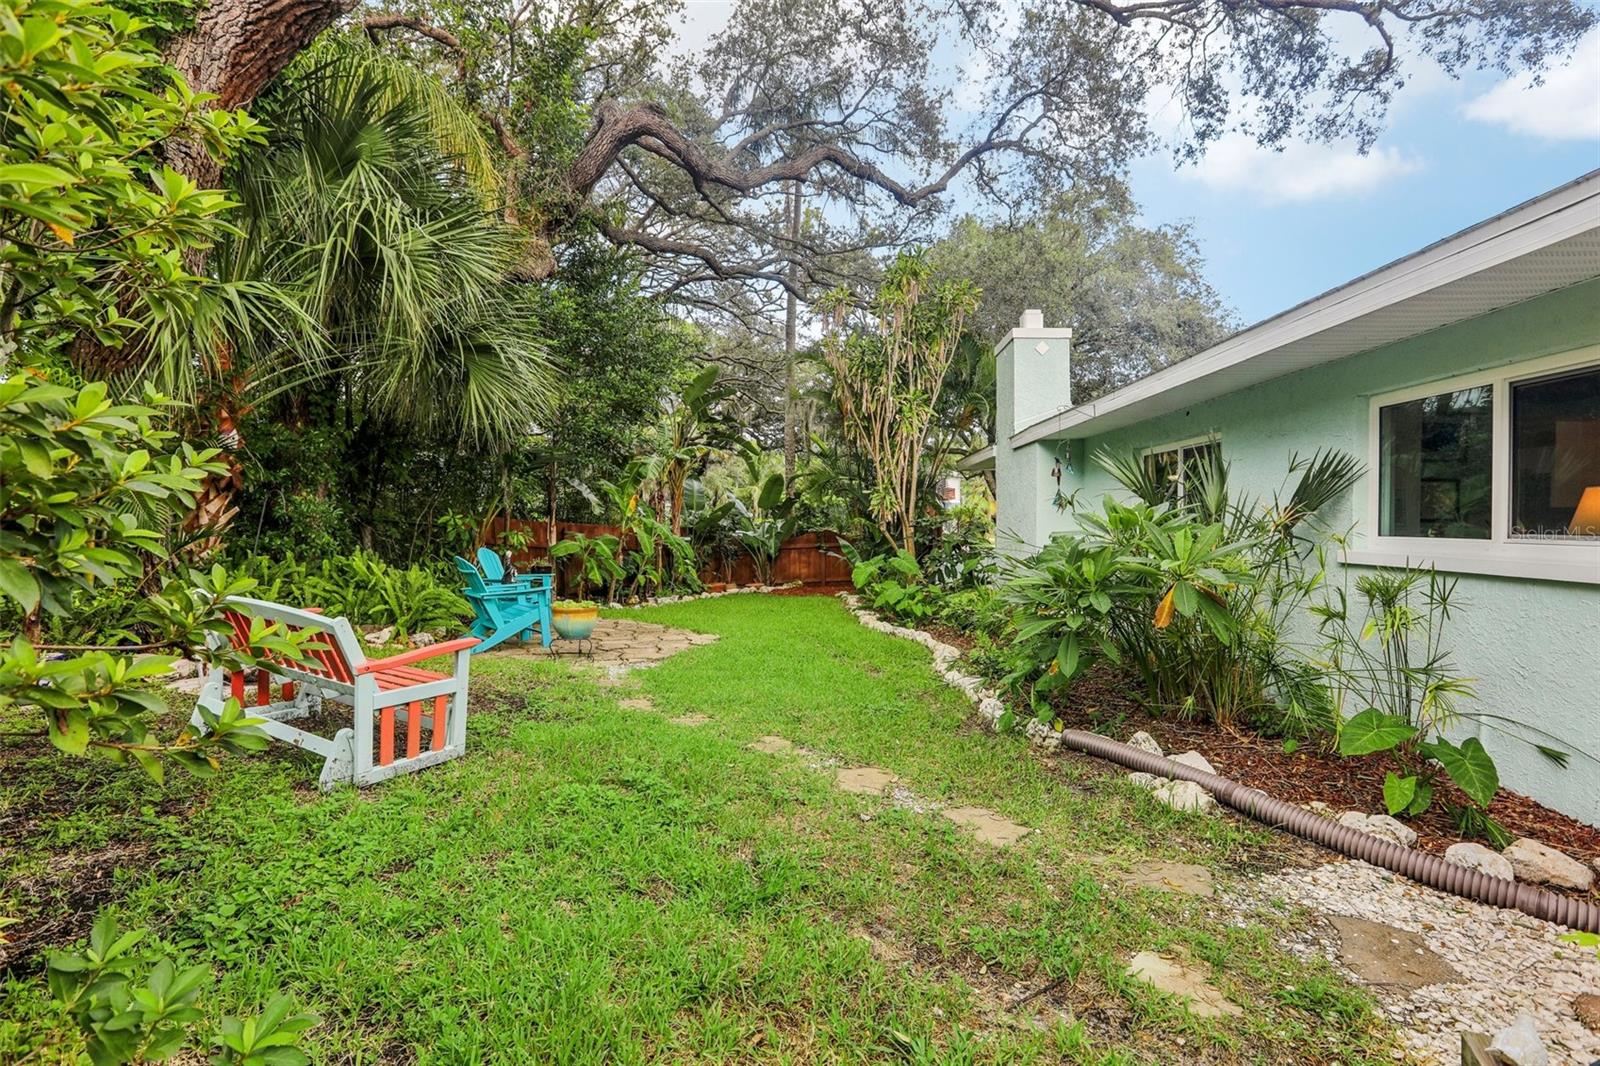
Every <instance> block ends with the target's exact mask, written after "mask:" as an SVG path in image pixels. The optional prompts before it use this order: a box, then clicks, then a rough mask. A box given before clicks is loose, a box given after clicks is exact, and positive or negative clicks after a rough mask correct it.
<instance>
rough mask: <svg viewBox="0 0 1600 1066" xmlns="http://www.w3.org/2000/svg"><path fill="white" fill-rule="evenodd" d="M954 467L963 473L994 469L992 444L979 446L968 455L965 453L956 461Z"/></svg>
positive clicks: (979, 472) (977, 472) (976, 472)
mask: <svg viewBox="0 0 1600 1066" xmlns="http://www.w3.org/2000/svg"><path fill="white" fill-rule="evenodd" d="M956 469H957V470H959V471H960V472H961V473H963V474H981V473H984V472H985V471H988V470H993V469H994V445H993V444H991V445H989V446H988V447H986V448H979V449H978V450H977V451H975V452H972V453H971V454H969V455H965V456H963V457H962V458H961V460H960V461H959V462H957V463H956Z"/></svg>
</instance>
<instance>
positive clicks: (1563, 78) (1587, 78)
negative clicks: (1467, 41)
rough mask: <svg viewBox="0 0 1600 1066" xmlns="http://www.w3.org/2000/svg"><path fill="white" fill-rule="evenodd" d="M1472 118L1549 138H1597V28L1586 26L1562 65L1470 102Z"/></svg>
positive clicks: (1599, 57)
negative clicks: (1536, 80)
mask: <svg viewBox="0 0 1600 1066" xmlns="http://www.w3.org/2000/svg"><path fill="white" fill-rule="evenodd" d="M1463 113H1464V114H1465V115H1466V116H1467V117H1468V118H1470V119H1476V120H1477V121H1479V122H1488V123H1492V124H1494V125H1496V126H1504V127H1505V128H1506V129H1508V130H1510V131H1512V132H1513V133H1520V134H1523V135H1525V136H1528V137H1543V138H1545V139H1546V140H1552V141H1582V140H1600V29H1594V30H1590V31H1589V33H1588V34H1587V35H1586V36H1585V37H1584V38H1583V40H1582V41H1581V42H1580V43H1579V45H1578V49H1577V51H1576V52H1574V53H1573V55H1572V58H1571V59H1570V60H1569V61H1568V63H1567V65H1566V66H1564V67H1560V68H1557V69H1556V70H1552V71H1550V72H1549V73H1548V74H1547V75H1545V79H1544V84H1543V85H1533V84H1532V78H1529V77H1522V78H1516V79H1512V78H1507V79H1506V80H1505V81H1503V82H1501V83H1500V84H1499V85H1496V86H1495V87H1494V88H1493V89H1490V90H1489V91H1488V92H1486V93H1484V94H1483V95H1482V96H1479V97H1476V98H1475V99H1473V100H1470V101H1468V103H1467V106H1466V107H1465V108H1464V109H1463Z"/></svg>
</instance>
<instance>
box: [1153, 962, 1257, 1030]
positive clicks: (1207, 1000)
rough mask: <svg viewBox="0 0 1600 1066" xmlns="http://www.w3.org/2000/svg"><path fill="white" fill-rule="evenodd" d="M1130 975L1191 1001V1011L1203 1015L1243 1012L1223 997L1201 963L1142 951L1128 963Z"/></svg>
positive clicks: (1238, 1013) (1189, 1002) (1211, 1015)
mask: <svg viewBox="0 0 1600 1066" xmlns="http://www.w3.org/2000/svg"><path fill="white" fill-rule="evenodd" d="M1128 976H1129V977H1132V978H1134V979H1135V980H1138V981H1143V982H1144V983H1145V984H1147V985H1150V986H1151V987H1152V988H1159V989H1160V990H1161V991H1163V992H1169V993H1171V994H1172V995H1174V996H1181V997H1183V998H1184V999H1185V1000H1187V1001H1188V1007H1189V1010H1190V1012H1191V1013H1193V1014H1197V1015H1199V1016H1200V1017H1202V1018H1217V1017H1221V1016H1222V1015H1235V1016H1237V1015H1240V1014H1243V1013H1244V1011H1243V1010H1242V1009H1241V1008H1240V1007H1239V1005H1238V1004H1237V1003H1235V1002H1233V1001H1232V1000H1231V999H1229V998H1228V997H1227V996H1224V995H1223V994H1222V993H1221V992H1220V991H1218V990H1217V989H1216V988H1215V987H1214V986H1213V985H1212V984H1211V981H1210V975H1209V973H1208V972H1207V971H1206V970H1205V969H1204V968H1202V967H1200V966H1188V965H1185V964H1184V963H1181V962H1179V961H1177V960H1176V959H1172V958H1168V957H1167V956H1165V955H1157V954H1156V953H1155V952H1153V951H1141V952H1139V954H1137V955H1135V956H1134V957H1133V961H1131V962H1130V963H1128Z"/></svg>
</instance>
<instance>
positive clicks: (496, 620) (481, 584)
mask: <svg viewBox="0 0 1600 1066" xmlns="http://www.w3.org/2000/svg"><path fill="white" fill-rule="evenodd" d="M456 570H457V571H458V572H460V574H461V577H462V579H463V580H465V581H466V583H467V587H466V588H464V589H462V590H461V592H462V595H464V596H466V598H467V602H468V603H470V604H472V610H473V613H474V615H476V617H475V618H473V620H472V625H471V627H470V631H471V633H472V635H473V636H475V637H478V638H480V639H481V640H482V641H483V643H481V644H479V645H478V646H477V647H475V648H473V649H472V654H474V655H476V654H478V653H479V652H483V651H487V650H489V649H490V648H493V647H496V646H497V645H500V644H502V643H504V642H505V641H508V640H510V639H511V638H512V637H520V638H521V639H523V640H532V639H533V631H534V629H535V628H537V629H538V630H539V642H540V643H541V644H543V645H544V646H545V647H547V648H548V647H549V646H550V641H551V640H552V639H553V637H554V635H555V634H554V631H553V627H552V625H551V620H550V599H551V595H550V589H549V588H548V587H540V586H529V585H521V584H510V585H507V584H490V583H489V582H487V581H485V580H484V577H483V575H482V574H481V573H479V572H478V568H477V567H476V566H473V565H472V564H471V563H469V562H467V560H465V559H463V558H461V556H459V555H458V556H456ZM501 572H502V574H503V573H504V570H502V571H501Z"/></svg>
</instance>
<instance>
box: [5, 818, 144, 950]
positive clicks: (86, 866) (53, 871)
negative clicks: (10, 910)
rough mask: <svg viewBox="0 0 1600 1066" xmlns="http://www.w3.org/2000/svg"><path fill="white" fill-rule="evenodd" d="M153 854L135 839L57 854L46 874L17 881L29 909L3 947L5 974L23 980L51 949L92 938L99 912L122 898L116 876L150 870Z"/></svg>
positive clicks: (16, 884)
mask: <svg viewBox="0 0 1600 1066" xmlns="http://www.w3.org/2000/svg"><path fill="white" fill-rule="evenodd" d="M153 850H154V849H153V848H151V846H150V845H149V844H148V843H146V842H144V841H138V840H134V841H123V842H119V843H115V844H110V845H108V846H106V847H103V848H99V849H96V850H94V851H82V852H69V853H66V854H57V855H52V856H51V857H50V858H49V860H48V861H47V862H46V864H45V868H44V870H43V871H41V872H40V873H38V874H37V875H34V876H29V877H21V878H18V879H17V880H16V881H15V882H13V885H12V888H14V889H15V891H16V893H17V895H18V896H19V897H20V898H21V899H22V900H24V901H25V903H24V908H25V909H24V910H22V911H21V912H19V913H15V914H13V915H12V917H14V918H17V919H19V922H18V924H16V925H14V926H10V927H9V928H7V930H6V940H7V942H5V943H0V975H7V976H9V975H12V974H13V973H14V974H15V975H17V976H22V975H23V971H25V970H29V969H31V968H32V966H33V963H35V962H36V961H37V960H38V958H39V957H40V956H41V955H42V954H43V953H44V952H45V951H46V950H49V949H51V948H59V947H62V946H64V945H66V944H70V943H72V942H73V941H74V940H77V939H79V938H80V937H84V936H87V935H88V933H89V927H90V926H92V925H93V924H94V919H95V915H96V913H97V912H98V911H99V910H100V908H101V907H103V906H104V905H105V904H106V903H108V902H110V901H111V900H113V899H115V898H116V897H117V896H118V895H119V892H118V888H117V872H118V871H119V870H130V869H132V870H143V869H147V868H148V867H150V866H151V865H153V864H154V862H155V858H154V855H153V854H152V852H153ZM30 904H31V906H30Z"/></svg>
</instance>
